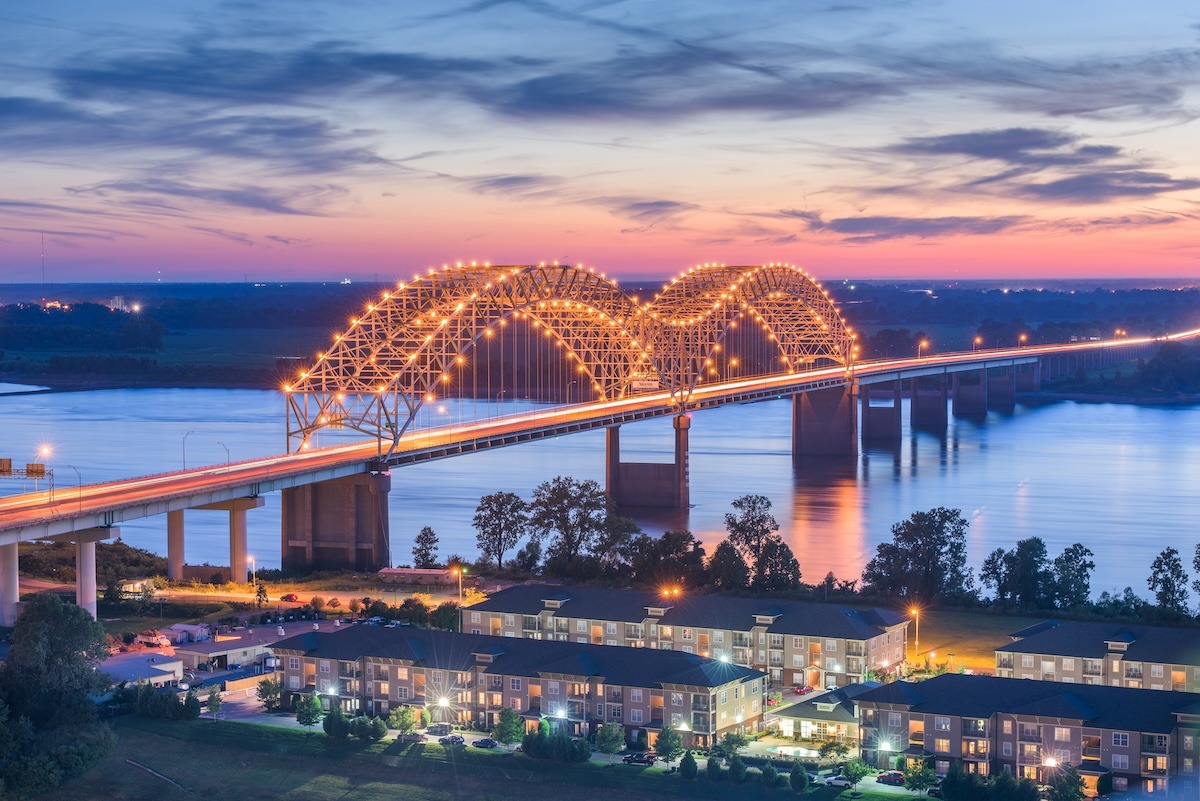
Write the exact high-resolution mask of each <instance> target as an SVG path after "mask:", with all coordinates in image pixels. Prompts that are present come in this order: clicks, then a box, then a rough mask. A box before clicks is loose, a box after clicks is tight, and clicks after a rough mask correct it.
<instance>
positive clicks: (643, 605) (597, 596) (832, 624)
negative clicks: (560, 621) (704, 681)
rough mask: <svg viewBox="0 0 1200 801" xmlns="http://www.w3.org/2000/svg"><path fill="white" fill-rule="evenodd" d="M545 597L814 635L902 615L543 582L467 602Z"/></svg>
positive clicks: (842, 632) (880, 624)
mask: <svg viewBox="0 0 1200 801" xmlns="http://www.w3.org/2000/svg"><path fill="white" fill-rule="evenodd" d="M547 600H553V601H561V606H559V607H558V608H556V609H554V610H552V611H553V612H554V613H555V614H556V615H562V616H564V617H581V618H587V619H591V620H605V621H609V620H611V621H621V622H627V623H641V622H642V621H644V620H646V619H647V618H650V617H651V615H650V614H649V613H648V612H647V611H646V610H647V609H665V610H666V612H665V613H664V614H663V615H662V617H661V618H654V619H655V620H657V621H658V622H659V623H660V624H662V625H665V626H693V627H697V628H712V629H725V630H728V631H749V630H750V629H751V628H753V627H754V626H756V625H764V626H765V627H766V630H767V631H768V632H771V633H773V634H794V635H805V636H815V637H839V638H845V639H848V640H867V639H870V638H872V637H876V636H878V635H880V634H882V633H884V631H885V630H886V629H887V628H888V627H891V626H897V625H902V624H904V623H905V622H907V620H908V618H907V617H906V616H905V615H903V614H901V613H899V612H895V611H892V610H890V609H871V610H867V611H862V610H857V609H850V608H848V607H845V606H837V605H834V604H819V603H812V602H809V601H788V600H783V599H779V598H769V599H768V598H734V597H730V596H727V595H704V594H701V593H687V594H684V595H681V596H679V597H675V598H664V597H663V596H662V595H660V594H658V593H656V592H652V591H649V590H610V589H602V588H598V587H562V586H555V585H549V584H521V585H517V586H515V587H509V588H508V589H504V590H501V591H500V592H497V593H493V594H492V595H491V596H490V597H489V598H488V599H487V600H486V601H483V602H482V603H478V604H475V605H474V606H472V607H469V608H470V609H471V610H472V611H482V612H502V613H508V614H514V615H537V614H539V613H541V612H543V611H545V610H546V609H547V606H546V604H545V603H544V602H545V601H547ZM755 615H760V616H769V617H772V618H774V620H773V621H772V622H771V623H769V624H759V623H756V621H755V619H754V618H755Z"/></svg>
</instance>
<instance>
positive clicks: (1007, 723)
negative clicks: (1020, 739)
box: [1004, 720, 1012, 734]
mask: <svg viewBox="0 0 1200 801" xmlns="http://www.w3.org/2000/svg"><path fill="white" fill-rule="evenodd" d="M1004 733H1005V734H1012V721H1011V720H1006V721H1004Z"/></svg>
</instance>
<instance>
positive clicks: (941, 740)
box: [933, 737, 950, 754]
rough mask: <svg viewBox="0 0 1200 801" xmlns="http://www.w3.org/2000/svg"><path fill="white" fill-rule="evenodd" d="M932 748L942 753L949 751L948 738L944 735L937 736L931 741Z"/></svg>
mask: <svg viewBox="0 0 1200 801" xmlns="http://www.w3.org/2000/svg"><path fill="white" fill-rule="evenodd" d="M933 750H934V751H941V752H942V753H943V754H945V753H949V751H950V740H948V739H947V738H945V737H938V738H937V739H936V740H934V741H933Z"/></svg>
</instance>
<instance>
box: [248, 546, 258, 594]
mask: <svg viewBox="0 0 1200 801" xmlns="http://www.w3.org/2000/svg"><path fill="white" fill-rule="evenodd" d="M246 561H247V562H249V563H250V586H251V587H255V588H257V586H258V582H257V581H255V580H254V578H255V576H254V554H250V555H249V556H247V557H246Z"/></svg>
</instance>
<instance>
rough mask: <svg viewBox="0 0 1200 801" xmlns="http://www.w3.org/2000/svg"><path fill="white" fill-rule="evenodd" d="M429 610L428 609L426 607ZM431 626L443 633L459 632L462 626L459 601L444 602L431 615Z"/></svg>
mask: <svg viewBox="0 0 1200 801" xmlns="http://www.w3.org/2000/svg"><path fill="white" fill-rule="evenodd" d="M426 608H428V607H426ZM429 625H430V626H431V627H433V628H435V629H442V630H443V631H458V630H459V627H460V626H461V625H462V614H461V613H460V612H459V608H458V601H442V602H441V603H440V604H438V606H437V609H434V610H433V612H432V613H430V615H429Z"/></svg>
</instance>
